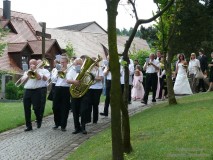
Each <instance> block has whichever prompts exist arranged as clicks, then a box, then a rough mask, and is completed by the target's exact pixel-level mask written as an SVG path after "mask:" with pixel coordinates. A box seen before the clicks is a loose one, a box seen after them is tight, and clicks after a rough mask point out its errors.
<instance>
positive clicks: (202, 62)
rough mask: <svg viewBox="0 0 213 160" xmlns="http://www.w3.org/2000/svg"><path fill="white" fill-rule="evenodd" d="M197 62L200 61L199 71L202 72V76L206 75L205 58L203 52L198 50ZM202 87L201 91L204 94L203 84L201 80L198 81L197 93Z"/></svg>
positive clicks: (206, 65)
mask: <svg viewBox="0 0 213 160" xmlns="http://www.w3.org/2000/svg"><path fill="white" fill-rule="evenodd" d="M198 60H199V61H200V69H201V71H202V72H203V74H207V69H208V63H207V57H206V55H204V51H203V50H200V51H199V56H198ZM201 87H202V91H203V92H206V88H205V84H204V80H203V79H199V84H198V92H199V91H200V88H201Z"/></svg>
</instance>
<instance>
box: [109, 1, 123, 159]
mask: <svg viewBox="0 0 213 160" xmlns="http://www.w3.org/2000/svg"><path fill="white" fill-rule="evenodd" d="M118 3H119V0H106V5H107V17H108V20H107V21H108V45H109V69H110V71H111V74H112V81H111V91H110V106H111V132H112V159H113V160H123V159H124V157H123V147H122V139H121V112H120V110H121V106H122V104H123V101H122V96H121V85H120V76H118V75H120V64H119V58H118V50H117V36H116V16H117V14H118V12H117V8H118Z"/></svg>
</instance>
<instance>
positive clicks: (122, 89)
mask: <svg viewBox="0 0 213 160" xmlns="http://www.w3.org/2000/svg"><path fill="white" fill-rule="evenodd" d="M121 92H122V94H123V93H124V84H121ZM131 92H132V85H129V92H128V102H131V99H132V97H131Z"/></svg>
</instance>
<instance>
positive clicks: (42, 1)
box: [0, 0, 156, 30]
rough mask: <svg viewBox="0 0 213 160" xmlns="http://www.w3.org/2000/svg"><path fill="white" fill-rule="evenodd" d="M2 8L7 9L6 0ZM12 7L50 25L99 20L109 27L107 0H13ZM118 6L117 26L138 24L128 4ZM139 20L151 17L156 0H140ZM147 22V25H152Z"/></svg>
mask: <svg viewBox="0 0 213 160" xmlns="http://www.w3.org/2000/svg"><path fill="white" fill-rule="evenodd" d="M1 1H2V2H1V3H0V8H3V0H1ZM10 1H11V10H13V11H18V12H23V13H28V14H32V15H33V16H34V17H35V19H36V21H37V22H46V26H47V28H55V27H60V26H66V25H73V24H79V23H85V22H91V21H96V22H97V23H98V24H99V25H100V26H102V27H103V28H104V29H106V30H107V12H106V2H105V0H10ZM125 1H127V0H121V1H120V4H119V6H118V16H117V21H116V23H117V28H119V29H123V28H126V29H129V28H131V27H134V24H135V21H136V20H135V17H132V16H131V15H133V14H132V11H131V10H132V9H131V7H130V6H128V5H122V4H124V2H125ZM136 7H137V10H138V17H139V19H147V18H150V17H151V16H152V13H153V11H155V10H156V5H155V4H154V3H153V0H136ZM150 25H151V23H150V24H146V25H145V27H148V26H150Z"/></svg>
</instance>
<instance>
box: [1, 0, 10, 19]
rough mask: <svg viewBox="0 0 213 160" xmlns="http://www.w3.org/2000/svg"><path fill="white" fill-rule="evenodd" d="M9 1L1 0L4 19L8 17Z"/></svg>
mask: <svg viewBox="0 0 213 160" xmlns="http://www.w3.org/2000/svg"><path fill="white" fill-rule="evenodd" d="M10 6H11V5H10V1H9V0H3V17H4V19H10V17H11V16H10V14H11V11H10Z"/></svg>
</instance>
